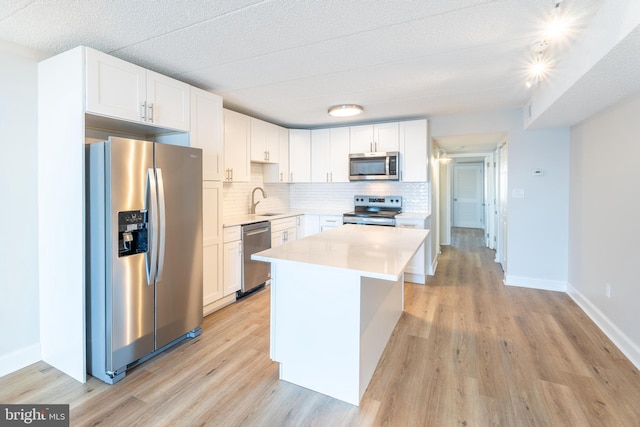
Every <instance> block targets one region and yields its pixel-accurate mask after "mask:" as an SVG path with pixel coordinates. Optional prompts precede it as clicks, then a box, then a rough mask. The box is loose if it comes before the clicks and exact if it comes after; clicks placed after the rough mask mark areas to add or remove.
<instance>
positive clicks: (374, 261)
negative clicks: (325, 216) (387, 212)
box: [251, 224, 429, 281]
mask: <svg viewBox="0 0 640 427" xmlns="http://www.w3.org/2000/svg"><path fill="white" fill-rule="evenodd" d="M428 234H429V230H423V229H407V228H397V227H374V226H367V225H355V224H346V225H343V226H342V227H338V228H335V229H333V230H329V231H324V232H322V233H318V234H314V235H312V236H309V237H305V238H304V239H300V240H295V241H293V242H289V243H286V244H284V245H281V246H278V247H275V248H272V249H267V250H265V251H262V252H258V253H257V254H253V255H252V257H251V258H252V259H254V260H257V261H266V262H293V263H304V264H313V265H321V266H326V267H331V268H338V269H344V270H350V271H354V272H357V273H359V274H361V275H362V276H366V277H374V278H378V279H383V280H394V281H395V280H398V278H399V277H400V275H401V274H402V272H403V271H404V269H405V268H406V266H407V264H408V263H409V261H411V258H412V257H413V255H415V253H416V252H417V251H418V249H419V248H420V246H421V245H422V243H423V242H424V240H425V239H426V237H427V235H428Z"/></svg>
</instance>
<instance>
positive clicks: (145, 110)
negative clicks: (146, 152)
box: [86, 48, 190, 131]
mask: <svg viewBox="0 0 640 427" xmlns="http://www.w3.org/2000/svg"><path fill="white" fill-rule="evenodd" d="M86 70H87V79H86V101H87V103H86V110H87V112H89V113H94V114H100V115H104V116H108V117H114V118H118V119H123V120H128V121H132V122H141V123H145V124H147V125H152V126H158V127H163V128H171V129H177V130H182V131H189V127H190V86H189V85H188V84H186V83H183V82H181V81H178V80H175V79H172V78H170V77H167V76H163V75H162V74H158V73H155V72H153V71H150V70H146V69H144V68H142V67H139V66H137V65H134V64H131V63H129V62H126V61H123V60H121V59H119V58H115V57H113V56H111V55H107V54H106V53H103V52H99V51H97V50H95V49H90V48H86Z"/></svg>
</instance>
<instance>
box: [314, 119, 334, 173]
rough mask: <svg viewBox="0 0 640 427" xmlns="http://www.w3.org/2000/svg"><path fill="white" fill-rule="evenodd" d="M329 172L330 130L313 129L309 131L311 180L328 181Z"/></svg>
mask: <svg viewBox="0 0 640 427" xmlns="http://www.w3.org/2000/svg"><path fill="white" fill-rule="evenodd" d="M330 172H331V131H330V130H329V129H314V130H312V131H311V182H330V178H329V173H330Z"/></svg>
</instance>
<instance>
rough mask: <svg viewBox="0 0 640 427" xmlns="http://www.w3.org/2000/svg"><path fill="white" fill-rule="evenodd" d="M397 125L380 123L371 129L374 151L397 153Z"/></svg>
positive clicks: (394, 123) (395, 123)
mask: <svg viewBox="0 0 640 427" xmlns="http://www.w3.org/2000/svg"><path fill="white" fill-rule="evenodd" d="M398 139H399V133H398V123H397V122H393V123H381V124H377V125H374V127H373V147H374V151H377V152H385V151H398Z"/></svg>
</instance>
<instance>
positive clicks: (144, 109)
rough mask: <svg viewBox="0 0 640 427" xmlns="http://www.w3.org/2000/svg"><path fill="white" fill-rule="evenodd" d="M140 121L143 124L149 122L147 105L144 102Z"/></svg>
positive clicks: (141, 105)
mask: <svg viewBox="0 0 640 427" xmlns="http://www.w3.org/2000/svg"><path fill="white" fill-rule="evenodd" d="M140 107H141V108H140V120H142V121H143V122H146V121H147V103H146V102H143V103H142V104H140Z"/></svg>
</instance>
